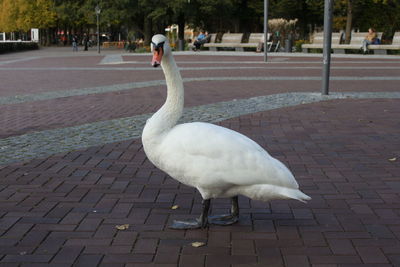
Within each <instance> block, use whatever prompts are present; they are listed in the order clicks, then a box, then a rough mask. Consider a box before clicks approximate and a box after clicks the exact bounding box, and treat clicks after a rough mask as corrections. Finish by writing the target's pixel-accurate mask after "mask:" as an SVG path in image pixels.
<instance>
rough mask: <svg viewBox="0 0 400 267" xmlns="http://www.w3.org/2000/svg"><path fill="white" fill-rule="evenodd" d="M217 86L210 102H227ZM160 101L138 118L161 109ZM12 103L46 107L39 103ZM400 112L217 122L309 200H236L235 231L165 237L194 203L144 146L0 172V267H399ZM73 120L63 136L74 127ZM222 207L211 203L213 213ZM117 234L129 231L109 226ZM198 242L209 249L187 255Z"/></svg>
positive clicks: (381, 109) (309, 111)
mask: <svg viewBox="0 0 400 267" xmlns="http://www.w3.org/2000/svg"><path fill="white" fill-rule="evenodd" d="M71 62H72V63H73V61H68V64H72V63H71ZM46 64H48V63H46ZM295 75H297V74H295ZM220 84H221V89H222V93H221V95H218V96H217V94H216V93H214V94H215V96H216V99H218V97H219V98H220V99H224V98H225V97H226V96H224V94H225V93H226V92H227V89H226V87H224V84H225V83H224V82H221V83H220ZM291 85H292V86H293V87H295V86H296V81H294V82H292V83H291ZM301 85H302V86H303V84H302V83H301ZM361 85H362V84H359V85H358V86H360V87H361ZM199 86H200V87H201V86H204V85H199ZM225 86H226V85H225ZM229 86H230V85H229ZM348 86H349V88H351V85H348ZM254 87H256V86H254ZM302 88H303V87H302ZM302 88H297V89H298V90H302ZM157 90H158V89H157ZM189 90H190V89H189ZM376 90H379V88H377V89H376ZM364 91H367V90H364ZM238 92H239V91H238ZM246 93H247V91H246ZM127 94H128V92H127ZM129 94H131V93H129ZM160 94H161V95H160V97H161V98H160V99H156V100H154V101H153V100H152V101H150V100H148V105H147V103H144V104H143V110H146V109H150V110H152V109H156V107H157V105H158V104H159V103H158V102H160V101H162V97H163V95H162V93H160ZM191 94H193V95H191ZM214 94H212V95H210V98H207V97H206V94H205V93H204V95H201V93H199V94H197V95H196V93H195V92H192V93H189V95H190V96H191V97H190V99H188V102H189V103H190V105H198V104H200V103H211V102H212V101H214V98H213V97H214ZM100 96H101V95H98V96H97V95H96V96H95V97H100ZM105 96H107V94H105ZM91 97H92V96H88V99H90V98H91ZM192 97H193V98H195V99H192ZM196 97H197V98H198V99H196ZM241 97H248V96H246V94H245V93H243V94H242V95H241ZM232 98H235V97H232ZM73 99H74V98H71V99H69V98H67V99H65V101H70V100H73ZM75 99H79V97H78V98H75ZM88 99H85V97H82V100H78V101H77V102H79V103H85V101H87V102H88V103H90V101H91V100H88ZM220 99H218V101H220ZM58 101H60V100H54V102H51V101H49V103H48V105H49V108H50V107H51V105H52V104H53V105H54V104H55V103H58ZM63 101H64V100H63ZM43 102H44V101H43ZM114 103H115V107H117V106H118V103H121V101H119V100H115V102H114ZM18 105H20V106H21V107H23V106H24V105H25V106H31V108H32V109H38V107H41V108H43V106H41V105H42V103H41V102H40V101H39V102H38V103H30V104H18ZM151 105H153V106H151ZM6 108H10V109H13V108H14V105H10V106H6ZM24 108H26V107H24ZM54 108H56V107H51V109H52V110H54ZM77 108H79V107H77ZM81 108H82V110H83V109H84V108H83V107H81ZM110 108H111V106H110ZM38 110H39V109H38ZM43 112H46V111H43ZM137 112H138V113H140V112H139V111H137ZM94 113H96V112H94ZM26 114H27V113H22V114H19V115H18V116H17V115H15V116H16V117H18V119H19V120H22V119H23V118H24V116H25V115H26ZM48 114H51V111H50V112H48ZM100 114H101V113H100ZM122 114H124V113H121V114H119V115H118V116H122ZM399 114H400V100H398V99H397V100H395V99H369V100H351V99H348V100H335V101H329V102H320V103H314V104H307V105H301V106H296V107H290V108H282V109H278V110H272V111H268V112H262V113H256V114H252V115H246V116H241V117H237V118H234V119H230V120H226V121H223V122H222V123H220V125H223V126H226V127H229V128H231V129H234V130H237V131H239V132H241V133H244V134H246V135H248V136H249V137H251V138H252V139H254V140H256V141H257V142H258V143H259V144H261V145H262V146H263V147H264V148H266V149H267V150H268V151H269V152H270V153H271V154H272V155H273V156H275V157H277V158H278V159H280V160H282V161H283V162H285V164H287V165H288V166H289V167H290V169H291V170H292V171H293V173H294V174H295V176H296V178H297V180H298V182H299V184H300V186H301V188H302V190H303V191H304V192H305V193H307V194H309V195H310V196H311V197H312V198H313V200H312V201H310V202H309V203H307V204H303V203H300V202H296V201H288V200H285V201H272V202H270V203H263V202H258V201H251V200H249V199H247V198H245V197H240V198H239V202H240V206H241V216H240V222H239V223H238V224H236V225H233V226H229V227H218V226H211V227H210V228H209V229H205V230H191V231H176V230H170V229H168V224H169V223H170V222H171V221H172V220H173V219H176V218H187V217H194V216H197V215H198V214H199V212H200V207H201V197H200V195H199V194H198V192H196V191H195V190H194V189H192V188H188V187H186V186H183V185H180V184H178V183H177V182H175V181H174V180H173V179H171V178H170V177H168V176H167V175H165V174H164V173H162V172H161V171H159V170H158V169H156V168H155V167H154V166H153V165H152V164H150V163H149V162H148V160H147V159H146V157H145V155H144V153H143V150H142V145H141V142H140V140H130V141H126V142H120V143H113V144H107V145H104V146H98V147H90V148H88V149H86V150H82V151H75V152H71V153H65V154H59V155H54V156H51V157H49V158H45V159H35V160H32V161H30V162H24V163H17V164H12V165H7V166H0V201H1V202H0V265H1V266H47V265H48V266H72V265H74V266H97V265H100V266H135V267H137V266H162V267H169V266H171V267H173V266H180V267H183V266H188V267H197V266H207V267H213V266H215V267H225V266H232V267H245V266H246V267H247V266H260V267H261V266H294V267H298V266H317V267H322V266H325V267H331V266H349V267H350V266H400V135H399V131H400V124H399ZM70 115H71V116H70V117H71V118H68V116H67V115H65V120H64V119H63V120H60V126H64V125H68V122H67V121H68V120H75V118H74V117H75V116H76V115H74V114H73V113H70ZM93 116H94V117H95V116H97V115H95V114H94V115H93ZM94 117H93V118H94ZM97 119H98V118H95V119H93V120H97ZM2 123H4V120H3V121H2ZM79 123H80V121H79V120H76V122H74V123H72V124H79ZM43 125H44V126H43V127H44V128H47V127H48V126H46V123H45V120H44V123H43ZM49 127H51V126H49ZM17 128H18V127H17ZM9 130H13V129H12V127H10V129H9ZM14 130H15V131H16V132H17V131H18V130H17V129H14ZM393 158H396V160H394V161H390V160H389V159H393ZM173 205H178V206H179V208H178V209H176V210H173V209H171V207H172V206H173ZM229 206H230V204H229V201H227V200H224V199H217V200H214V201H213V205H212V213H220V212H227V211H228V210H229ZM122 224H129V228H128V229H127V230H117V229H116V228H115V227H116V225H122ZM195 241H200V242H205V243H206V245H205V246H203V247H199V248H194V247H192V246H191V243H192V242H195Z"/></svg>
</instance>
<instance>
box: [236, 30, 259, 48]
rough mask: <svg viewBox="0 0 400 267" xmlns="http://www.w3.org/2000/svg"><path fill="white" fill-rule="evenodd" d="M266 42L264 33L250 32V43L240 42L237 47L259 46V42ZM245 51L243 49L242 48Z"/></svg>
mask: <svg viewBox="0 0 400 267" xmlns="http://www.w3.org/2000/svg"><path fill="white" fill-rule="evenodd" d="M260 42H262V43H264V34H263V33H250V36H249V42H248V43H240V44H236V45H235V47H237V48H245V47H247V48H257V47H258V45H259V43H260ZM242 51H243V49H242Z"/></svg>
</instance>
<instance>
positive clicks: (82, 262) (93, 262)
mask: <svg viewBox="0 0 400 267" xmlns="http://www.w3.org/2000/svg"><path fill="white" fill-rule="evenodd" d="M102 257H103V255H88V254H81V255H80V256H79V258H78V260H77V262H76V264H75V265H74V266H79V267H86V266H97V265H98V264H99V263H100V262H101V259H102Z"/></svg>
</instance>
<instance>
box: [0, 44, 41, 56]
mask: <svg viewBox="0 0 400 267" xmlns="http://www.w3.org/2000/svg"><path fill="white" fill-rule="evenodd" d="M35 49H39V45H38V44H37V43H35V42H0V54H4V53H10V52H18V51H24V50H35Z"/></svg>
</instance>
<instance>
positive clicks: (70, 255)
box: [51, 245, 84, 264]
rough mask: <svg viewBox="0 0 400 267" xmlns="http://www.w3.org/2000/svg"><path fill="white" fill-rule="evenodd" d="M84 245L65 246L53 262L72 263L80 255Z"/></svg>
mask: <svg viewBox="0 0 400 267" xmlns="http://www.w3.org/2000/svg"><path fill="white" fill-rule="evenodd" d="M83 248H84V247H83V246H81V245H79V246H68V247H63V248H61V250H60V251H59V252H58V253H57V254H56V256H55V257H54V258H53V259H52V261H51V262H52V263H69V264H72V263H74V262H75V260H76V259H77V258H78V257H79V254H80V253H81V252H82V250H83Z"/></svg>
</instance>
